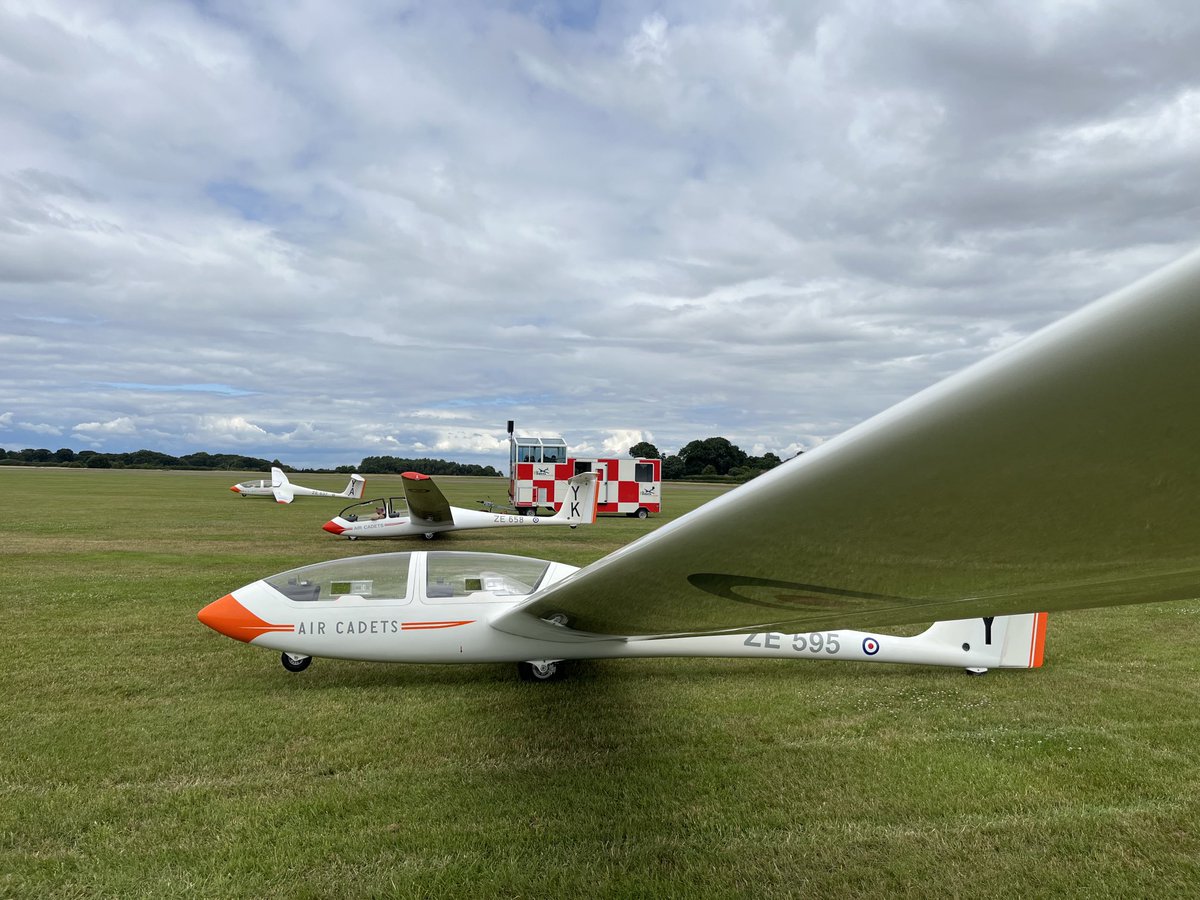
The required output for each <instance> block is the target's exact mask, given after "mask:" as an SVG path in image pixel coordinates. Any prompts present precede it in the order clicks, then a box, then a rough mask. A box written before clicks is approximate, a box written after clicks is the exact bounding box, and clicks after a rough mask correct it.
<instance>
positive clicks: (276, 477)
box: [271, 466, 295, 503]
mask: <svg viewBox="0 0 1200 900" xmlns="http://www.w3.org/2000/svg"><path fill="white" fill-rule="evenodd" d="M271 493H273V494H274V495H275V500H276V502H278V503H291V502H292V500H293V499H295V494H294V492H293V491H292V483H291V482H290V481H288V477H287V476H286V475H284V474H283V469H280V468H278V467H276V466H272V467H271Z"/></svg>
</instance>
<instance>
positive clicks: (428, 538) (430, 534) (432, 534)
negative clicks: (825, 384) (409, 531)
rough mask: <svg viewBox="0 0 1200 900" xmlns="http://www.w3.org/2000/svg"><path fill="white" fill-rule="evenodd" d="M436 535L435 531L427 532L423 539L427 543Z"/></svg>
mask: <svg viewBox="0 0 1200 900" xmlns="http://www.w3.org/2000/svg"><path fill="white" fill-rule="evenodd" d="M436 534H437V532H435V531H427V532H425V534H424V538H425V540H427V541H432V540H433V538H434V535H436Z"/></svg>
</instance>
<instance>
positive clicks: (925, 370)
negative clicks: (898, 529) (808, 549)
mask: <svg viewBox="0 0 1200 900" xmlns="http://www.w3.org/2000/svg"><path fill="white" fill-rule="evenodd" d="M30 10H31V11H30V12H28V13H27V14H17V13H12V12H11V11H10V12H7V13H3V14H0V15H2V16H3V17H4V21H3V25H4V27H2V28H0V35H3V37H0V66H3V67H4V68H3V72H4V73H5V74H6V76H8V77H6V78H4V79H0V99H3V100H4V102H5V103H6V107H5V108H6V112H5V114H4V115H5V126H6V128H5V133H6V136H10V138H9V140H7V141H6V143H5V146H3V147H0V303H3V304H4V308H5V309H6V310H8V309H20V310H21V311H22V313H24V314H26V315H25V318H23V319H11V318H10V319H9V320H8V321H6V323H5V324H4V325H3V326H0V347H2V348H3V350H4V351H5V352H3V353H2V354H0V409H5V410H12V411H13V413H14V416H13V418H12V419H11V420H9V421H8V422H7V423H4V422H2V421H0V426H2V427H3V429H4V430H3V431H0V443H2V444H4V445H5V446H11V445H12V444H13V442H14V440H17V441H19V440H21V439H23V436H26V435H28V436H29V439H30V440H32V439H33V437H32V435H31V434H30V432H31V429H28V428H27V429H26V430H25V431H24V432H19V431H15V430H14V429H16V427H17V423H26V425H29V426H37V427H40V428H43V429H52V428H57V429H60V430H61V432H62V433H63V434H66V433H68V431H69V430H70V429H72V428H75V427H76V426H77V425H79V424H80V423H84V424H87V423H91V424H93V425H95V426H96V427H95V428H92V429H87V430H85V431H84V432H79V431H76V433H79V434H87V435H92V436H94V439H95V440H97V441H103V442H104V443H105V444H106V446H108V447H111V448H113V449H122V448H124V449H136V448H133V447H127V446H124V447H123V446H118V445H122V444H134V443H138V442H139V441H144V442H151V441H152V442H153V443H155V444H156V445H157V446H159V448H160V449H164V450H167V451H172V450H174V451H178V452H185V451H187V450H192V449H199V448H198V447H196V446H191V444H192V443H194V442H197V441H201V442H203V441H208V442H211V446H205V447H204V449H212V450H220V449H222V447H221V446H220V445H221V444H222V442H227V443H228V444H229V446H230V447H231V448H232V447H235V446H236V447H237V448H238V449H239V451H245V452H253V453H256V454H258V455H264V456H268V457H274V456H276V455H279V454H280V453H281V452H283V451H284V450H286V451H287V452H288V453H289V454H293V455H291V456H289V458H288V461H291V462H296V463H305V462H323V463H335V462H336V463H345V462H353V461H355V460H356V459H358V458H359V457H360V456H362V455H366V454H368V453H372V452H388V450H387V449H385V448H392V452H402V451H403V450H404V449H406V448H429V449H437V450H438V452H439V453H444V454H445V455H455V454H456V453H458V454H459V455H462V456H463V457H464V458H468V457H472V456H474V457H475V458H479V459H485V460H487V461H492V462H495V463H498V462H500V459H498V458H496V455H495V454H496V451H495V447H496V441H498V440H499V439H501V438H502V437H503V425H504V421H505V420H506V419H508V418H515V419H517V420H518V424H519V426H520V424H521V423H523V422H527V423H530V427H534V426H537V427H541V428H545V429H546V430H550V431H556V432H561V433H564V434H565V435H566V436H567V437H568V439H569V440H570V441H571V443H573V444H579V445H588V446H594V447H601V446H604V442H605V441H606V440H609V441H611V440H612V439H613V438H612V435H613V434H618V433H634V432H642V433H650V434H653V435H654V438H655V440H656V441H657V442H658V443H659V444H660V446H662V447H664V448H666V449H674V448H677V447H678V446H679V445H681V444H682V443H684V442H685V441H687V440H690V439H691V438H694V437H702V436H707V434H708V433H726V434H727V435H728V436H729V437H731V438H733V439H734V440H735V441H738V442H739V443H741V444H742V445H743V446H749V445H761V446H762V447H764V448H766V449H770V448H771V447H772V446H777V447H778V448H780V449H782V448H785V447H793V448H794V447H796V446H799V445H809V444H812V443H816V442H818V441H820V440H822V439H825V438H827V437H830V436H832V435H833V434H836V433H837V432H838V431H840V430H842V429H843V428H845V427H847V426H849V425H852V424H854V423H855V422H857V421H859V420H861V419H862V418H865V417H866V416H868V415H870V414H871V413H873V412H876V411H878V410H880V409H882V408H883V407H885V406H887V405H888V404H890V403H892V402H894V401H896V400H899V399H901V398H903V397H904V396H906V395H907V394H909V393H911V392H913V391H914V390H917V389H919V388H921V387H924V386H926V385H927V384H930V383H931V382H933V381H934V380H936V379H937V378H939V377H941V376H943V375H945V374H948V373H949V372H950V371H953V370H954V369H956V368H959V367H961V366H963V365H966V364H969V363H970V362H972V361H973V360H975V359H977V358H979V356H981V355H982V354H984V353H986V352H988V351H989V350H991V349H994V348H996V347H999V346H1003V345H1005V344H1007V343H1009V342H1011V341H1012V340H1014V339H1016V338H1017V337H1018V336H1020V335H1021V334H1025V333H1028V332H1029V331H1031V330H1033V329H1035V328H1037V327H1039V326H1041V325H1042V324H1045V323H1046V322H1047V321H1049V320H1050V319H1052V318H1054V317H1056V316H1057V315H1060V314H1062V313H1064V312H1066V311H1069V310H1071V309H1073V308H1076V307H1077V306H1079V305H1080V304H1082V303H1084V302H1086V301H1087V300H1089V299H1092V298H1093V297H1096V296H1099V295H1100V294H1102V293H1104V292H1106V291H1108V290H1111V289H1113V288H1116V287H1119V286H1121V285H1122V284H1123V283H1125V282H1127V281H1129V280H1131V279H1132V278H1134V277H1136V276H1137V275H1139V274H1142V273H1143V272H1146V271H1149V270H1151V269H1153V268H1154V267H1155V266H1157V265H1159V264H1161V263H1163V262H1166V261H1168V260H1169V259H1171V258H1172V257H1174V256H1176V255H1179V254H1181V253H1182V252H1183V251H1184V250H1186V249H1188V248H1189V247H1190V245H1191V244H1192V243H1193V242H1194V238H1193V235H1194V234H1195V233H1196V226H1197V219H1198V216H1197V208H1196V204H1195V203H1194V202H1193V200H1192V198H1193V197H1195V196H1197V195H1198V191H1200V184H1198V183H1197V179H1200V166H1196V165H1195V164H1194V162H1195V159H1196V155H1197V150H1198V149H1200V148H1198V147H1197V143H1198V141H1200V137H1198V135H1197V130H1196V129H1195V127H1194V126H1193V125H1191V124H1190V123H1192V122H1194V121H1195V120H1196V117H1195V115H1194V113H1195V112H1196V106H1197V103H1198V101H1197V100H1196V98H1197V97H1198V96H1200V77H1198V76H1197V75H1196V74H1195V69H1194V66H1193V64H1192V59H1193V56H1194V46H1195V43H1196V42H1195V37H1196V36H1197V34H1196V33H1197V30H1200V26H1198V18H1200V17H1198V15H1197V14H1196V13H1195V12H1193V11H1192V9H1191V7H1190V6H1186V5H1183V4H1170V3H1159V4H1138V5H1136V6H1135V5H1132V4H1120V5H1117V6H1106V7H1097V8H1089V7H1083V6H1071V7H1061V6H1060V7H1054V6H1049V7H1047V6H1045V5H1040V6H1039V5H1036V4H1019V5H1018V6H1015V7H1014V6H1012V5H1011V4H999V3H995V4H982V5H980V4H976V5H973V6H971V7H970V8H960V7H956V6H950V5H944V4H940V3H921V2H918V3H915V4H914V3H903V4H901V3H895V4H886V3H885V4H870V5H862V4H855V3H840V2H830V3H819V4H802V5H796V4H779V3H773V2H765V0H764V2H751V3H746V4H742V5H739V6H737V7H736V8H732V9H731V8H729V7H727V6H726V5H725V4H718V3H705V2H702V3H675V2H666V3H661V4H654V5H648V4H641V3H627V4H615V5H613V4H604V5H603V6H600V7H597V8H595V9H594V10H593V9H584V10H580V9H575V8H572V7H564V6H557V5H552V4H551V5H545V6H539V7H537V8H536V9H533V10H532V11H530V12H528V13H526V12H522V11H521V10H513V9H500V8H496V7H494V6H493V5H491V4H482V3H480V4H467V5H440V6H439V5H434V6H424V7H413V8H411V9H408V10H406V11H404V12H403V13H402V14H396V13H395V12H394V10H392V9H391V8H390V7H389V6H388V5H386V4H382V5H379V6H375V5H365V6H356V7H354V8H345V9H340V8H334V7H323V6H320V5H316V6H308V7H296V6H294V5H291V4H260V5H254V6H250V7H247V6H243V5H234V4H217V5H213V6H203V7H191V6H187V5H184V6H167V7H136V6H135V7H127V6H124V5H113V6H109V7H106V6H103V5H98V6H90V7H88V8H87V10H85V11H83V12H77V11H76V12H70V11H69V8H68V7H58V6H55V5H53V4H40V5H38V6H37V7H31V8H30ZM33 98H36V102H35V101H34V99H33ZM80 323H82V324H80ZM102 383H107V385H109V386H106V385H105V384H102ZM114 384H125V385H137V384H149V385H156V384H183V385H187V384H191V385H205V384H209V385H229V386H231V387H233V388H235V389H236V390H237V391H245V392H250V393H248V394H247V395H245V396H237V395H233V394H216V393H204V392H196V391H191V392H183V393H170V392H165V393H164V392H152V391H146V390H138V389H136V387H133V388H124V389H122V388H119V387H113V386H111V385H114ZM422 411H423V412H422ZM439 416H445V417H444V418H439ZM449 416H453V418H450V417H449ZM111 423H121V425H120V426H116V425H112V424H111ZM129 423H131V424H129ZM102 426H109V427H107V428H104V427H102ZM126 427H129V428H132V429H133V430H132V433H127V434H120V433H118V432H119V431H120V430H121V429H123V428H126Z"/></svg>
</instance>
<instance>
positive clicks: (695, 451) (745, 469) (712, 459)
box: [629, 437, 799, 481]
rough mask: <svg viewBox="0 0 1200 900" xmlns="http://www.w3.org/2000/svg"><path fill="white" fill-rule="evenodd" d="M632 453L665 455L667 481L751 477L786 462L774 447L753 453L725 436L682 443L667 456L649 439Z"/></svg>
mask: <svg viewBox="0 0 1200 900" xmlns="http://www.w3.org/2000/svg"><path fill="white" fill-rule="evenodd" d="M629 455H630V456H633V457H636V458H638V459H661V460H662V477H663V480H664V481H683V480H686V479H689V478H694V479H704V478H719V479H721V480H728V481H749V480H750V479H751V478H754V477H755V476H757V475H761V474H762V473H763V472H767V471H769V470H771V469H773V468H775V467H776V466H778V465H780V464H781V463H782V462H783V460H782V459H780V458H779V457H778V456H777V455H776V454H774V453H771V452H770V451H768V452H766V453H764V454H763V455H762V456H751V455H750V454H748V453H747V452H746V451H744V450H743V449H742V448H741V447H739V446H738V445H737V444H734V443H732V442H731V441H730V440H729V439H728V438H723V437H710V438H704V439H703V440H695V441H691V442H689V443H687V444H684V445H683V446H682V447H680V448H679V450H678V451H677V452H676V453H670V454H667V455H665V456H664V455H663V454H662V453H660V452H659V449H658V448H657V447H655V446H654V445H653V444H651V443H650V442H649V441H641V442H639V443H637V444H634V445H633V446H632V447H630V448H629ZM798 455H799V454H797V456H798Z"/></svg>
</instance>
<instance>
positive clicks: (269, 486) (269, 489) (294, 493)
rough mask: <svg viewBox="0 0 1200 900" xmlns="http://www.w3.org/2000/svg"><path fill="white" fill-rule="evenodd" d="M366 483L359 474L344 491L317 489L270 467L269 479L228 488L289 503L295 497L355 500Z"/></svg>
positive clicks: (242, 483) (239, 492)
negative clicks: (293, 481)
mask: <svg viewBox="0 0 1200 900" xmlns="http://www.w3.org/2000/svg"><path fill="white" fill-rule="evenodd" d="M366 483H367V479H365V478H363V477H362V476H361V475H351V476H350V483H349V484H347V485H346V489H345V490H344V491H341V492H335V491H318V490H317V489H316V488H308V487H304V486H303V485H299V484H292V483H291V482H290V481H288V477H287V475H285V474H284V473H283V469H280V468H276V467H272V468H271V480H270V481H268V480H267V479H265V478H264V479H261V480H259V481H243V482H241V483H240V484H235V485H234V486H233V487H231V488H230V490H231V491H233V492H234V493H235V494H241V495H242V496H243V497H274V498H275V500H276V501H277V502H279V503H291V502H292V501H293V500H294V499H295V498H297V497H346V498H353V499H356V500H357V499H358V498H359V497H361V496H362V495H363V487H364V486H365V485H366Z"/></svg>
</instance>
